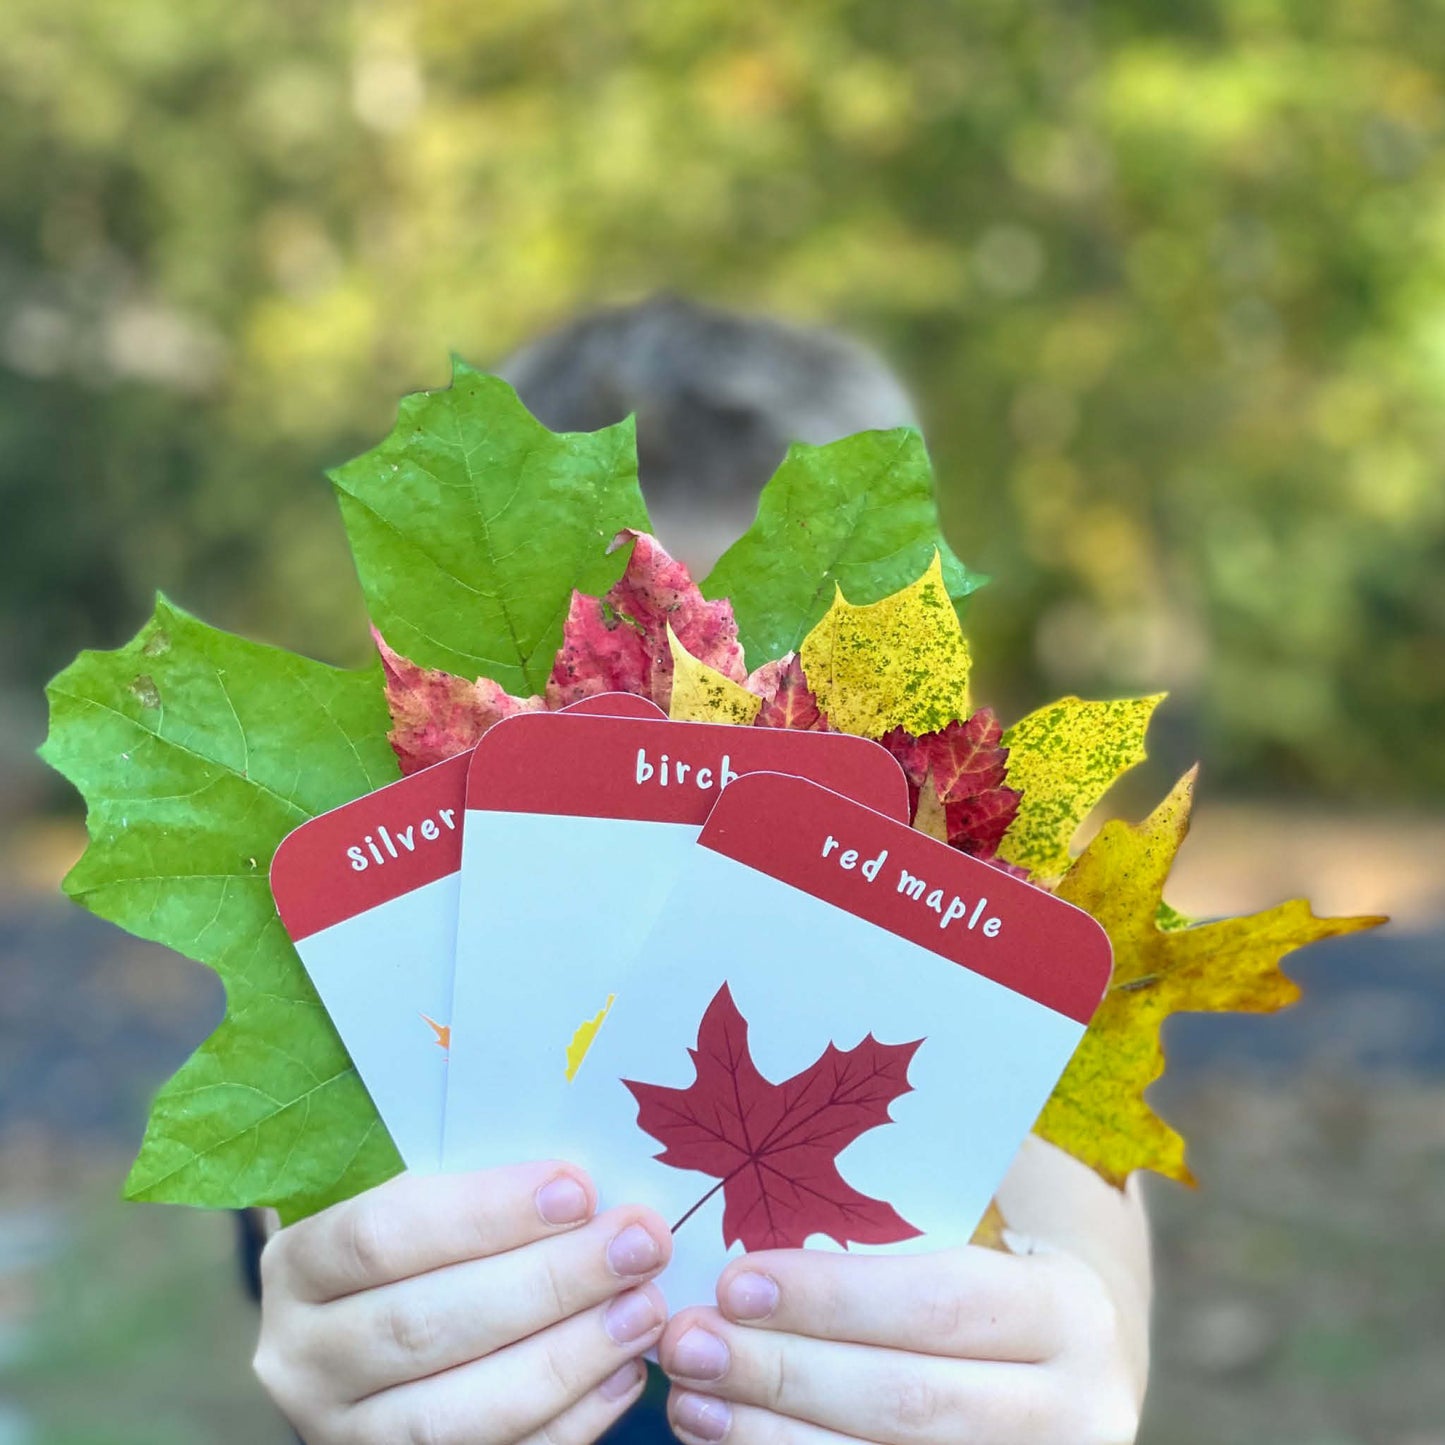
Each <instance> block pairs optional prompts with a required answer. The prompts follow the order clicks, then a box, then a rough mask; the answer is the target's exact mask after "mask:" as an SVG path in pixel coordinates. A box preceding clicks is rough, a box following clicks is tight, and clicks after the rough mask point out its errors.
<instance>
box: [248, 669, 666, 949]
mask: <svg viewBox="0 0 1445 1445" xmlns="http://www.w3.org/2000/svg"><path fill="white" fill-rule="evenodd" d="M562 711H563V712H565V713H567V714H568V715H569V716H574V717H575V716H578V715H581V716H588V715H592V714H600V715H604V716H607V717H627V718H647V719H653V720H657V721H661V720H662V719H663V717H664V714H663V711H662V709H661V708H660V707H658V706H657V704H656V703H654V702H652V701H650V700H649V699H647V698H645V697H634V696H632V695H631V694H629V693H616V692H607V693H601V694H599V695H598V696H596V697H589V698H584V699H583V700H582V701H581V702H576V703H573V704H572V705H571V706H570V707H567V708H564V709H562ZM559 715H560V714H559ZM470 761H471V753H470V752H466V753H459V754H458V755H457V756H456V757H454V758H448V759H447V761H446V762H444V763H438V764H437V765H436V766H435V767H432V768H426V769H424V770H423V771H422V772H420V773H413V774H412V776H411V777H409V778H403V779H402V780H401V781H400V782H399V783H390V784H388V785H387V786H386V787H384V788H378V789H377V791H376V792H374V793H368V794H367V795H366V796H365V797H364V798H357V799H356V800H355V802H351V803H346V804H344V805H343V806H342V807H340V808H335V809H333V810H332V811H331V812H329V813H323V814H322V815H321V816H320V817H318V818H312V819H311V820H310V821H308V822H305V823H303V824H302V825H301V826H300V827H299V828H297V829H295V830H294V831H293V832H292V833H290V834H288V835H287V836H286V837H285V838H284V839H282V841H281V846H280V847H279V848H278V849H277V850H276V856H275V857H274V858H273V859H272V860H271V893H272V895H273V897H274V898H275V899H276V908H277V910H278V912H279V913H280V914H281V921H282V923H284V924H285V925H286V932H287V933H289V934H290V935H291V937H292V939H302V938H306V937H308V936H309V935H311V934H313V933H320V932H321V930H322V929H323V928H330V927H331V925H332V924H333V923H340V922H341V921H342V919H345V918H353V917H355V916H356V914H358V913H364V912H365V911H366V910H367V909H368V908H376V907H377V906H378V905H380V904H382V903H387V902H389V901H390V900H391V899H393V898H400V897H401V895H402V894H403V893H410V892H411V891H412V890H413V889H414V888H421V887H422V886H423V885H425V884H427V883H434V882H436V880H437V879H438V878H445V877H446V876H447V874H448V873H455V872H456V871H457V869H458V868H460V867H461V866H462V809H463V808H464V807H465V806H466V790H467V765H468V763H469V762H470Z"/></svg>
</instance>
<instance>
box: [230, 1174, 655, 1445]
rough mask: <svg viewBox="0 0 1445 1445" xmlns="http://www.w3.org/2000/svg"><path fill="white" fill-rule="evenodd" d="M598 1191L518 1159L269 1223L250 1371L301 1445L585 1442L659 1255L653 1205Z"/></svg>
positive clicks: (640, 1336) (649, 1323)
mask: <svg viewBox="0 0 1445 1445" xmlns="http://www.w3.org/2000/svg"><path fill="white" fill-rule="evenodd" d="M595 1205H596V1195H595V1193H594V1191H593V1189H592V1186H591V1184H590V1183H588V1181H587V1180H586V1179H585V1178H584V1177H583V1176H582V1175H581V1174H580V1173H579V1172H578V1171H576V1170H574V1169H571V1168H570V1167H569V1166H567V1165H565V1164H523V1165H518V1166H516V1167H515V1168H508V1169H495V1170H490V1171H487V1172H485V1173H480V1174H456V1175H441V1176H436V1177H432V1178H425V1179H422V1178H412V1177H410V1176H403V1177H402V1178H400V1179H394V1180H392V1181H391V1182H390V1183H388V1184H383V1185H381V1186H380V1187H379V1188H377V1189H373V1190H371V1191H369V1192H368V1193H366V1194H362V1195H360V1196H358V1197H357V1198H355V1199H350V1200H347V1201H346V1202H345V1203H342V1204H338V1205H335V1206H334V1207H333V1208H331V1209H328V1210H326V1211H325V1212H324V1213H322V1214H318V1215H315V1216H313V1217H312V1218H310V1219H306V1220H302V1221H301V1222H300V1223H298V1224H294V1225H292V1226H291V1227H290V1228H289V1229H283V1230H282V1231H281V1232H280V1233H279V1234H277V1235H276V1236H275V1237H274V1238H273V1239H272V1240H271V1241H270V1242H269V1243H268V1244H267V1246H266V1250H265V1252H264V1253H263V1254H262V1256H261V1280H262V1304H261V1307H262V1319H261V1341H260V1344H259V1346H258V1347H257V1350H256V1373H257V1374H258V1375H259V1376H260V1378H261V1382H262V1383H263V1384H264V1385H265V1387H266V1389H267V1390H268V1391H269V1392H270V1394H271V1396H272V1397H273V1398H274V1399H275V1401H276V1403H277V1404H278V1405H279V1406H280V1407H281V1409H282V1410H283V1411H284V1413H285V1414H286V1416H287V1418H288V1419H290V1420H291V1422H292V1424H294V1425H295V1426H296V1428H297V1430H298V1431H299V1432H300V1433H301V1434H302V1435H303V1436H304V1437H305V1439H306V1440H307V1441H308V1442H310V1445H397V1442H401V1441H407V1442H422V1441H425V1442H427V1445H511V1442H514V1441H521V1440H527V1439H531V1438H535V1439H538V1440H545V1441H546V1442H547V1445H590V1442H591V1441H592V1440H594V1439H595V1438H596V1437H597V1436H598V1435H599V1434H600V1433H601V1432H602V1431H603V1430H605V1429H606V1428H607V1426H608V1425H610V1424H611V1423H612V1422H613V1421H614V1420H615V1419H616V1418H617V1417H618V1416H619V1415H620V1414H622V1412H623V1411H624V1410H625V1409H626V1408H627V1407H628V1406H629V1405H630V1404H631V1403H632V1402H633V1401H634V1400H635V1399H636V1398H637V1396H638V1395H639V1394H640V1393H641V1390H642V1383H643V1378H644V1367H643V1363H642V1360H641V1359H640V1356H641V1355H642V1353H643V1352H644V1351H645V1350H647V1349H648V1348H649V1347H651V1346H652V1345H653V1344H655V1343H656V1341H657V1338H658V1336H659V1335H660V1334H661V1333H662V1327H663V1324H664V1322H665V1320H666V1318H667V1311H666V1307H665V1305H664V1304H663V1301H662V1296H661V1294H660V1293H659V1291H658V1289H657V1287H656V1286H655V1285H652V1284H648V1283H647V1281H648V1280H649V1279H651V1277H652V1276H653V1275H655V1274H657V1272H658V1271H659V1270H661V1269H662V1267H663V1265H664V1264H666V1263H667V1260H668V1258H669V1256H670V1255H671V1252H672V1238H671V1235H670V1234H669V1232H668V1228H667V1225H666V1224H665V1223H664V1222H663V1221H662V1220H661V1219H660V1218H659V1217H658V1216H657V1215H655V1214H653V1213H652V1212H651V1211H649V1210H646V1209H642V1208H621V1209H613V1210H609V1211H608V1212H607V1213H606V1214H603V1215H599V1216H597V1217H596V1218H593V1210H594V1208H595ZM543 1432H545V1434H544V1433H543Z"/></svg>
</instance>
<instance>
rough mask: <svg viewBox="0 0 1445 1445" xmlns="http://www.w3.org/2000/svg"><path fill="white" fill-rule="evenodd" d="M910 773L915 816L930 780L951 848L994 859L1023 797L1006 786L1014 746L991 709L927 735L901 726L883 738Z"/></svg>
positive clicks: (909, 779) (910, 788)
mask: <svg viewBox="0 0 1445 1445" xmlns="http://www.w3.org/2000/svg"><path fill="white" fill-rule="evenodd" d="M879 741H880V742H882V744H883V746H884V747H885V748H887V749H888V751H889V752H890V753H892V754H893V756H894V757H895V758H897V759H898V762H899V765H900V766H901V767H902V768H903V771H904V773H905V774H906V775H907V777H908V789H909V794H910V801H911V804H912V814H911V816H913V817H917V815H918V795H919V790H920V789H922V788H923V787H925V786H927V785H928V779H929V776H930V774H931V775H932V778H933V783H932V786H933V789H934V791H935V793H936V794H937V796H938V799H939V801H940V802H941V803H943V805H944V821H945V824H946V826H947V830H948V843H949V846H950V847H953V848H957V849H958V850H959V851H960V852H962V853H968V854H970V855H971V856H972V857H974V858H981V859H983V860H984V861H985V862H991V861H992V860H993V857H994V854H995V853H997V852H998V845H999V844H1000V843H1001V842H1002V841H1003V835H1004V834H1005V833H1006V832H1007V831H1008V826H1009V824H1010V823H1012V822H1013V820H1014V816H1015V814H1017V812H1018V810H1019V799H1020V798H1022V797H1023V794H1022V793H1020V792H1019V791H1018V790H1017V789H1016V788H1009V787H1005V786H1004V778H1005V776H1006V775H1007V772H1008V749H1007V748H1006V747H1004V746H1003V729H1002V728H1001V727H1000V726H999V724H998V719H997V718H995V717H994V715H993V711H992V709H991V708H986V707H985V708H980V709H979V710H978V711H977V712H976V713H974V715H973V716H972V717H971V718H969V719H968V720H967V722H960V721H954V722H951V723H949V725H948V726H947V727H946V728H943V729H941V730H940V731H939V732H936V733H925V734H924V735H923V736H922V737H921V738H916V737H914V736H913V735H912V734H911V733H906V732H904V731H903V729H902V728H895V729H894V730H893V731H892V732H891V733H888V734H886V735H885V736H884V737H882V738H881V739H880V740H879Z"/></svg>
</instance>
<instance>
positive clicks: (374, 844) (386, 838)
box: [346, 808, 457, 873]
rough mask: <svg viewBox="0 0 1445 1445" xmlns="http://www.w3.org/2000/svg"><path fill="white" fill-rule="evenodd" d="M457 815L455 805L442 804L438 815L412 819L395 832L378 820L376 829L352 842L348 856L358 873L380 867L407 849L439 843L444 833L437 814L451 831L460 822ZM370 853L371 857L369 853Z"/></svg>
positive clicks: (410, 850) (412, 851)
mask: <svg viewBox="0 0 1445 1445" xmlns="http://www.w3.org/2000/svg"><path fill="white" fill-rule="evenodd" d="M456 816H457V810H456V809H455V808H438V809H437V811H436V818H423V819H422V820H421V822H420V823H409V824H407V826H406V827H405V828H398V829H397V830H396V832H395V833H393V832H392V831H391V830H390V829H389V828H387V827H386V826H385V824H378V826H377V829H376V832H375V833H368V834H367V835H366V837H365V838H364V839H363V840H362V842H361V843H354V844H352V846H351V847H350V848H348V849H347V850H346V856H347V857H348V858H349V859H350V860H351V866H352V867H353V868H354V869H355V870H356V871H357V872H358V873H365V872H366V870H367V869H368V868H373V867H376V868H379V867H381V866H382V864H384V863H389V862H390V861H391V860H392V859H393V858H400V857H401V856H402V854H403V853H415V852H416V850H417V848H418V847H420V846H421V845H422V844H423V843H435V842H436V841H437V839H439V838H441V837H444V836H445V835H444V834H443V832H442V828H441V827H440V826H438V824H437V818H440V819H441V822H442V825H444V826H445V828H446V831H447V832H448V833H451V832H454V831H455V830H456V826H457V824H456ZM368 853H369V854H370V855H371V856H370V857H367V854H368Z"/></svg>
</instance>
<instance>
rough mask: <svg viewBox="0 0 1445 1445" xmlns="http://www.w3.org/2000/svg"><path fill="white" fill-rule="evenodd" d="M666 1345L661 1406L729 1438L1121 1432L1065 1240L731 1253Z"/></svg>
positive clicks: (1130, 1393) (1102, 1348) (1086, 1436)
mask: <svg viewBox="0 0 1445 1445" xmlns="http://www.w3.org/2000/svg"><path fill="white" fill-rule="evenodd" d="M718 1301H719V1304H720V1306H721V1309H720V1310H714V1309H693V1310H686V1311H684V1312H683V1313H682V1314H680V1315H678V1316H677V1318H676V1319H674V1320H673V1321H672V1322H671V1323H670V1324H669V1326H668V1328H667V1333H666V1334H665V1336H664V1337H663V1342H662V1346H661V1358H662V1364H663V1368H664V1369H665V1370H666V1371H667V1373H668V1375H669V1376H670V1377H671V1378H672V1380H673V1390H672V1395H671V1398H670V1399H669V1401H668V1415H669V1418H670V1419H671V1421H672V1425H673V1429H674V1430H675V1431H676V1432H677V1433H678V1435H679V1436H680V1437H681V1438H682V1439H684V1440H686V1441H692V1442H706V1445H713V1442H716V1441H726V1442H728V1445H846V1442H847V1441H849V1440H853V1441H857V1440H868V1441H874V1442H877V1445H1061V1442H1064V1441H1067V1442H1069V1445H1127V1442H1130V1441H1132V1440H1133V1439H1134V1436H1135V1433H1136V1431H1137V1428H1138V1412H1139V1400H1138V1398H1137V1396H1138V1393H1139V1387H1138V1386H1137V1385H1136V1383H1135V1379H1134V1371H1133V1369H1132V1367H1131V1361H1130V1357H1129V1351H1128V1349H1127V1348H1126V1347H1125V1342H1124V1341H1123V1339H1122V1338H1121V1334H1120V1331H1119V1329H1118V1322H1117V1320H1116V1316H1115V1310H1114V1307H1113V1305H1112V1303H1111V1301H1110V1297H1109V1294H1108V1292H1107V1290H1106V1289H1105V1287H1104V1284H1103V1281H1102V1280H1101V1279H1100V1277H1099V1276H1098V1275H1097V1274H1096V1273H1095V1272H1094V1271H1093V1270H1092V1269H1090V1268H1089V1267H1088V1266H1087V1265H1085V1264H1083V1263H1081V1262H1080V1261H1079V1260H1077V1259H1074V1258H1073V1257H1071V1256H1069V1255H1066V1254H1062V1253H1049V1254H1038V1255H1031V1256H1028V1257H1014V1256H1011V1255H1004V1254H997V1253H994V1252H992V1251H990V1250H986V1249H974V1248H969V1249H960V1250H951V1251H949V1252H947V1253H943V1254H931V1255H929V1254H915V1255H902V1256H867V1255H855V1256H849V1255H842V1254H825V1253H823V1252H821V1251H814V1250H807V1251H804V1250H779V1251H775V1252H771V1253H766V1254H754V1255H749V1256H747V1257H746V1258H744V1259H740V1260H737V1261H735V1262H734V1263H733V1264H731V1265H729V1267H728V1268H727V1269H726V1270H725V1271H724V1272H723V1274H722V1277H721V1278H720V1279H719V1281H718Z"/></svg>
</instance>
